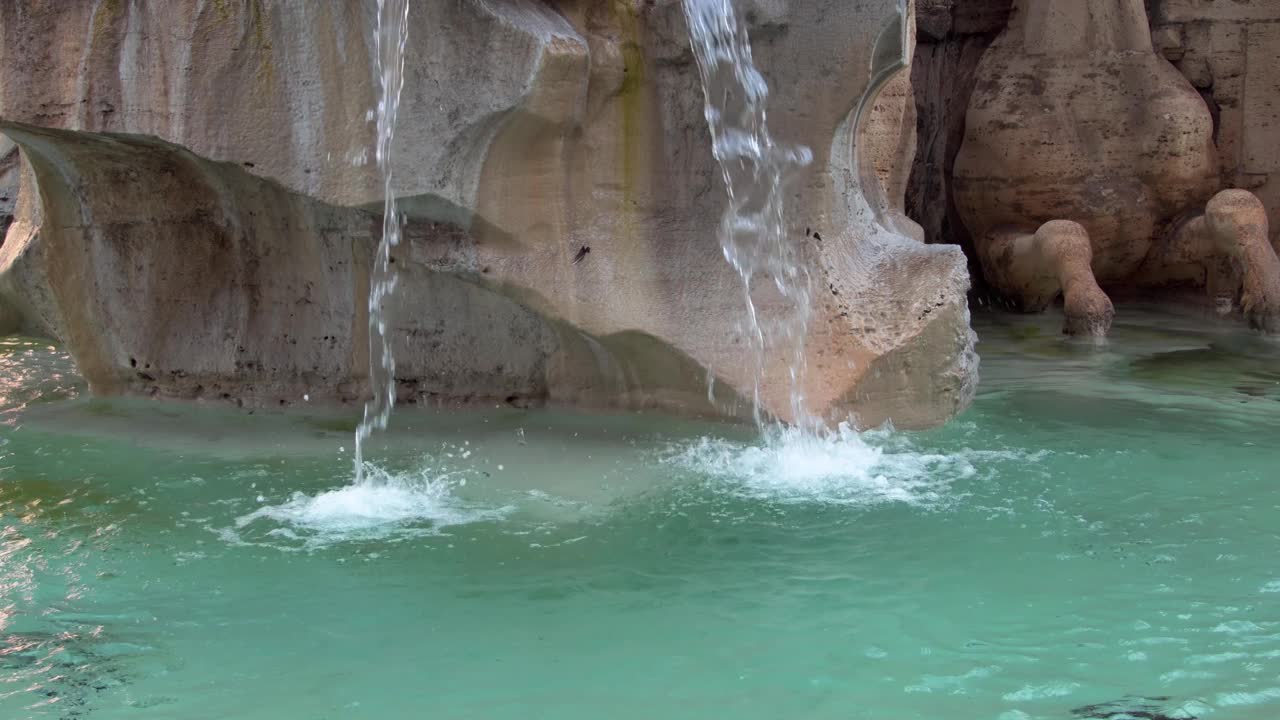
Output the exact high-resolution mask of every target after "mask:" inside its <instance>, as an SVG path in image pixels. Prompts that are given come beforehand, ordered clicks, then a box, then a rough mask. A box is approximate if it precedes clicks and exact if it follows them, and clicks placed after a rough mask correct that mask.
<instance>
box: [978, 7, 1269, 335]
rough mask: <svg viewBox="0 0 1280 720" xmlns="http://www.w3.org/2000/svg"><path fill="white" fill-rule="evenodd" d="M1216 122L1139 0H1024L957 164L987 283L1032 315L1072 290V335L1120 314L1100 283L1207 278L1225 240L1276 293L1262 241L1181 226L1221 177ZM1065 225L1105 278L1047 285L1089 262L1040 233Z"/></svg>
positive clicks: (999, 49)
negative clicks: (1163, 52) (1164, 50)
mask: <svg viewBox="0 0 1280 720" xmlns="http://www.w3.org/2000/svg"><path fill="white" fill-rule="evenodd" d="M1213 129H1214V128H1213V119H1212V117H1211V115H1210V112H1209V108H1208V107H1207V106H1206V105H1205V102H1204V100H1203V99H1202V98H1201V96H1200V94H1199V93H1198V92H1196V90H1195V88H1193V87H1192V86H1191V83H1190V82H1188V80H1187V78H1185V77H1184V76H1183V75H1182V74H1180V73H1179V72H1178V71H1177V69H1175V68H1174V67H1173V66H1172V65H1171V64H1169V62H1168V61H1167V60H1166V59H1165V58H1164V57H1162V56H1160V55H1158V54H1156V52H1155V50H1154V48H1153V45H1152V39H1151V32H1150V29H1149V26H1148V23H1147V18H1146V15H1145V10H1144V6H1143V3H1142V2H1141V1H1140V0H1124V1H1123V2H1115V1H1114V0H1016V2H1015V3H1014V10H1013V14H1012V15H1011V17H1010V19H1009V24H1008V27H1007V28H1006V29H1005V31H1004V33H1003V34H1001V35H1000V37H999V38H998V39H997V40H996V41H995V43H994V44H992V46H991V47H990V49H988V50H987V52H986V54H985V55H984V56H983V59H982V62H981V64H980V66H979V69H978V81H977V85H976V88H975V91H974V94H973V97H972V98H971V100H970V104H969V112H968V117H967V126H966V135H965V141H964V145H963V147H962V148H961V151H960V154H959V155H958V157H957V159H956V165H955V199H956V204H957V207H958V208H959V210H960V212H961V215H962V217H963V218H964V221H965V224H966V225H967V226H968V229H969V230H970V231H971V232H972V233H973V236H974V238H975V243H976V246H977V250H978V256H979V260H980V262H981V263H982V266H983V271H984V274H985V275H986V277H987V279H988V280H989V281H990V282H991V283H992V285H994V286H995V287H996V288H997V289H999V290H1000V291H1002V292H1004V293H1006V294H1008V295H1010V296H1012V297H1013V298H1015V299H1016V300H1018V301H1020V303H1021V304H1022V305H1023V306H1024V307H1025V308H1026V309H1031V310H1035V309H1039V308H1041V307H1043V306H1044V305H1045V304H1046V299H1045V295H1046V294H1057V292H1060V291H1064V292H1065V295H1066V305H1067V315H1068V328H1067V329H1068V331H1069V332H1079V331H1082V330H1083V331H1086V332H1090V333H1094V334H1097V333H1101V332H1105V329H1106V327H1107V326H1108V325H1109V323H1110V312H1111V308H1110V303H1109V302H1106V303H1104V302H1102V299H1103V298H1099V297H1098V295H1099V293H1098V292H1097V291H1096V290H1095V288H1096V285H1101V286H1102V287H1103V288H1107V289H1127V288H1131V287H1134V286H1162V285H1167V284H1170V283H1173V282H1184V283H1188V284H1192V285H1195V286H1198V287H1205V286H1206V284H1208V280H1207V278H1208V276H1209V274H1210V273H1211V271H1212V270H1213V268H1215V267H1216V265H1217V264H1218V263H1219V261H1220V260H1221V259H1222V258H1223V257H1224V253H1226V252H1227V251H1226V250H1225V248H1226V247H1228V246H1230V247H1235V246H1236V245H1238V244H1241V245H1247V246H1248V247H1249V248H1250V250H1249V252H1248V253H1243V254H1236V255H1234V257H1235V258H1236V259H1237V260H1240V261H1242V262H1244V270H1243V272H1244V274H1245V275H1246V276H1250V278H1251V279H1248V280H1246V281H1245V282H1244V287H1245V288H1248V287H1251V286H1252V287H1262V286H1270V285H1271V284H1272V283H1273V282H1274V281H1273V279H1270V278H1268V277H1267V276H1268V275H1269V274H1270V273H1271V272H1273V271H1272V267H1273V263H1272V262H1271V261H1270V260H1268V259H1266V258H1261V257H1260V256H1257V255H1256V252H1255V251H1254V250H1253V248H1254V246H1255V245H1256V243H1254V242H1253V241H1252V240H1247V239H1245V238H1244V237H1243V236H1237V237H1236V238H1234V239H1232V240H1231V241H1218V240H1215V241H1210V240H1209V239H1208V237H1209V236H1208V235H1207V234H1204V233H1200V234H1194V235H1191V236H1186V235H1183V234H1182V233H1183V231H1182V230H1180V229H1179V227H1180V225H1179V221H1180V220H1182V219H1184V218H1185V217H1186V216H1187V215H1188V214H1189V213H1197V212H1200V211H1201V210H1202V209H1203V208H1204V207H1205V203H1206V202H1207V201H1208V200H1209V199H1210V197H1212V196H1213V194H1214V192H1215V191H1216V190H1217V189H1218V188H1219V186H1220V185H1219V183H1220V178H1219V166H1218V156H1217V149H1216V148H1215V147H1214V143H1213ZM1237 200H1238V198H1237ZM1237 200H1232V203H1233V204H1237V205H1238V202H1237ZM1210 212H1211V213H1212V212H1213V210H1212V207H1211V211H1210ZM1054 220H1063V221H1070V222H1072V223H1075V224H1077V225H1078V227H1079V231H1073V232H1072V233H1070V235H1071V237H1073V238H1075V240H1074V241H1072V243H1067V244H1068V245H1078V244H1079V242H1080V238H1081V236H1082V235H1081V233H1083V237H1087V238H1088V241H1089V250H1090V253H1089V254H1090V255H1091V267H1092V273H1093V275H1094V276H1095V277H1096V281H1097V282H1096V284H1094V283H1093V278H1089V279H1088V281H1086V282H1085V287H1087V288H1088V289H1087V290H1081V289H1080V288H1081V287H1082V286H1080V285H1079V284H1078V283H1077V284H1076V286H1075V288H1076V289H1075V291H1072V289H1071V287H1070V286H1069V285H1068V283H1067V277H1063V278H1062V282H1060V283H1059V286H1058V287H1057V288H1056V289H1055V288H1053V287H1052V284H1049V285H1046V280H1047V279H1052V278H1058V277H1059V276H1062V274H1063V268H1064V266H1070V267H1073V268H1074V267H1076V266H1077V265H1078V261H1075V262H1073V263H1066V264H1065V265H1064V262H1065V261H1064V260H1063V259H1062V256H1061V254H1060V253H1059V248H1061V247H1062V246H1063V242H1062V241H1061V240H1059V239H1054V238H1058V237H1059V236H1060V235H1061V233H1060V232H1057V231H1055V232H1053V233H1049V234H1048V235H1046V234H1045V232H1044V229H1043V228H1041V226H1042V225H1043V224H1044V223H1046V222H1049V221H1054ZM1223 227H1225V226H1223ZM1233 227H1235V226H1233ZM1037 228H1040V231H1037ZM1222 232H1227V230H1223V231H1222ZM1263 237H1265V232H1264V234H1263ZM1191 238H1200V240H1198V241H1193V240H1192V239H1191ZM1171 248H1178V249H1177V251H1176V253H1175V252H1174V250H1172V249H1171ZM1171 253H1172V254H1176V255H1178V256H1179V259H1178V260H1177V262H1175V261H1172V260H1170V259H1169V256H1170V255H1171ZM1081 255H1082V252H1081V251H1080V250H1079V249H1077V250H1076V251H1074V252H1072V253H1070V254H1069V255H1068V256H1069V257H1075V258H1079V257H1080V256H1081ZM1054 258H1058V259H1056V260H1055V259H1054ZM1046 264H1047V266H1046ZM1177 264H1180V265H1181V266H1183V267H1182V268H1181V269H1180V270H1179V271H1177V272H1172V271H1170V270H1169V268H1170V267H1171V266H1173V265H1177ZM1188 264H1190V265H1192V266H1193V267H1194V268H1195V270H1194V271H1192V272H1187V271H1186V266H1187V265H1188ZM1078 274H1079V272H1078V268H1077V269H1076V270H1072V271H1071V273H1070V277H1072V278H1076V276H1078ZM1253 275H1260V277H1252V276H1253ZM1277 279H1280V278H1277ZM1245 292H1246V293H1248V290H1245ZM1254 295H1255V296H1257V295H1258V293H1255V294H1254ZM1263 295H1265V293H1264V294H1263ZM1278 312H1280V305H1276V304H1274V301H1272V300H1271V299H1265V300H1255V301H1252V302H1250V303H1248V306H1247V308H1246V313H1247V314H1248V315H1249V317H1250V319H1251V321H1253V322H1254V323H1255V324H1258V325H1261V326H1271V325H1272V324H1273V321H1271V320H1270V319H1268V318H1269V317H1270V316H1272V315H1274V314H1276V313H1278Z"/></svg>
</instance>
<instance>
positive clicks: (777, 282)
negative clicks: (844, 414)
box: [684, 0, 820, 431]
mask: <svg viewBox="0 0 1280 720" xmlns="http://www.w3.org/2000/svg"><path fill="white" fill-rule="evenodd" d="M684 13H685V19H686V20H687V22H688V25H689V36H690V39H691V41H692V45H693V52H694V56H695V57H696V58H697V62H698V70H699V72H700V73H701V76H702V86H703V91H704V92H705V95H706V108H705V112H706V118H707V125H708V126H709V127H710V130H711V140H712V153H713V154H714V156H715V158H716V162H718V163H719V164H720V169H721V171H722V172H723V174H724V184H725V189H726V190H727V191H728V195H729V203H728V205H727V206H726V208H725V212H724V216H723V218H722V219H721V221H720V231H719V235H720V244H721V247H722V248H723V250H724V256H725V259H726V260H728V261H729V263H730V264H731V265H733V267H734V269H735V270H737V272H738V274H739V275H740V276H741V277H742V285H743V297H744V299H745V301H746V306H747V313H746V320H747V322H746V328H745V332H744V334H745V336H746V337H745V339H746V341H747V343H748V346H749V347H750V348H751V358H752V364H753V368H754V378H753V380H754V384H753V387H752V409H753V414H754V417H755V420H756V424H757V425H759V426H761V427H762V428H763V427H764V425H765V418H764V413H763V411H762V408H761V398H760V393H761V385H762V383H763V381H764V376H765V371H766V363H767V362H768V360H767V358H768V354H769V352H770V351H771V350H776V351H779V352H782V353H785V356H786V359H787V371H788V383H789V385H790V401H791V416H792V418H793V420H794V422H795V424H796V426H797V428H799V429H800V430H801V431H816V430H817V428H818V427H819V424H820V421H819V420H818V419H817V418H815V417H814V416H813V415H812V414H810V412H809V409H808V406H807V403H806V400H805V393H804V385H805V370H806V361H805V336H806V334H807V331H808V327H809V316H810V314H811V300H810V292H811V288H810V285H811V281H810V276H809V271H808V269H807V268H806V267H805V265H804V262H803V258H802V257H801V248H800V246H799V245H798V244H797V243H795V242H794V241H792V239H790V238H788V237H787V223H786V220H785V217H784V199H785V197H784V191H785V189H786V187H787V184H788V181H789V180H790V179H792V178H793V177H794V175H795V174H796V172H797V171H798V170H799V169H801V168H803V167H805V166H806V165H808V164H809V163H810V162H812V160H813V153H812V151H810V149H809V148H807V147H804V146H790V145H782V144H778V143H777V142H776V141H775V140H774V139H773V137H772V136H770V134H769V125H768V122H767V117H766V105H767V101H768V98H769V86H768V84H767V83H766V82H765V79H764V77H763V76H762V75H761V74H760V72H759V71H758V70H757V69H756V66H755V63H754V61H753V59H752V54H751V39H750V37H749V36H748V33H747V27H746V24H745V23H743V22H742V21H741V20H740V19H739V17H738V15H737V13H736V12H735V11H734V8H733V3H732V1H731V0H684ZM761 280H765V281H768V280H772V281H773V283H774V286H775V287H776V288H777V290H778V292H779V293H780V294H781V296H782V298H783V300H784V302H785V309H784V311H783V313H782V314H781V315H780V316H778V317H775V318H770V319H768V320H766V319H763V318H761V316H760V313H759V312H758V308H757V305H756V302H755V300H754V299H753V297H752V288H753V284H754V283H756V282H759V281H761Z"/></svg>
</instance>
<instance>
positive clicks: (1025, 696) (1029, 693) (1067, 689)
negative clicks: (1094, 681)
mask: <svg viewBox="0 0 1280 720" xmlns="http://www.w3.org/2000/svg"><path fill="white" fill-rule="evenodd" d="M1079 689H1080V683H1074V682H1053V683H1049V684H1047V685H1023V686H1022V689H1020V690H1017V691H1015V692H1011V693H1005V694H1004V699H1005V700H1007V701H1009V702H1030V701H1034V700H1048V699H1050V698H1058V697H1065V696H1067V695H1070V694H1071V693H1073V692H1075V691H1076V690H1079Z"/></svg>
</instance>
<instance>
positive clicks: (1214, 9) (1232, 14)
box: [1153, 0, 1280, 22]
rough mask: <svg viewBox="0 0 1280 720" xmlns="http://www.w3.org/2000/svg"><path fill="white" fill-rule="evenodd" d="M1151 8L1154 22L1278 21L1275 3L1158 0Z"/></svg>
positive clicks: (1266, 0) (1278, 6) (1279, 9)
mask: <svg viewBox="0 0 1280 720" xmlns="http://www.w3.org/2000/svg"><path fill="white" fill-rule="evenodd" d="M1153 5H1154V8H1155V10H1156V13H1155V16H1156V18H1155V19H1156V21H1157V22H1195V21H1197V20H1214V21H1221V20H1226V21H1234V22H1246V21H1258V20H1280V3H1277V2H1275V0H1159V2H1157V3H1153Z"/></svg>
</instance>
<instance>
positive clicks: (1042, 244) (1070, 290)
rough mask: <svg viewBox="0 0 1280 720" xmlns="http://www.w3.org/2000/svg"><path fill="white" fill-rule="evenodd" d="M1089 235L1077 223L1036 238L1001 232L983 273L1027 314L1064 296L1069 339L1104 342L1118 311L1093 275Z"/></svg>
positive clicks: (1055, 223)
mask: <svg viewBox="0 0 1280 720" xmlns="http://www.w3.org/2000/svg"><path fill="white" fill-rule="evenodd" d="M1092 262H1093V249H1092V247H1091V246H1090V244H1089V233H1088V232H1087V231H1085V229H1084V227H1083V226H1081V225H1080V224H1079V223H1075V222H1071V221H1070V220H1051V221H1049V222H1047V223H1045V224H1044V225H1041V226H1040V229H1039V230H1037V231H1036V232H1035V233H1034V234H1027V233H1025V232H1020V231H1017V230H1012V229H1002V230H997V231H996V232H994V233H993V234H992V236H991V237H990V238H988V241H987V247H986V248H985V252H984V253H983V258H982V264H983V272H984V274H985V275H986V276H987V279H988V280H990V281H991V283H992V284H993V285H995V286H996V287H997V288H998V289H1000V290H1001V291H1003V292H1005V293H1006V294H1009V295H1011V296H1012V297H1014V298H1016V299H1017V300H1018V301H1019V302H1020V303H1021V304H1022V307H1023V309H1024V310H1028V311H1033V312H1034V311H1039V310H1043V309H1045V308H1046V307H1048V306H1049V304H1050V303H1052V302H1053V301H1054V300H1055V299H1056V298H1057V297H1058V296H1059V295H1062V298H1063V305H1064V309H1065V311H1066V316H1067V317H1066V324H1065V326H1064V327H1063V329H1062V331H1063V332H1064V333H1066V334H1068V335H1093V336H1098V337H1101V336H1103V335H1106V334H1107V331H1108V330H1110V329H1111V320H1112V318H1113V317H1115V308H1114V307H1113V306H1112V304H1111V299H1110V298H1108V297H1107V294H1106V293H1104V292H1103V291H1102V288H1100V287H1098V281H1097V280H1096V279H1095V278H1094V276H1093V268H1092V266H1091V263H1092Z"/></svg>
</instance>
